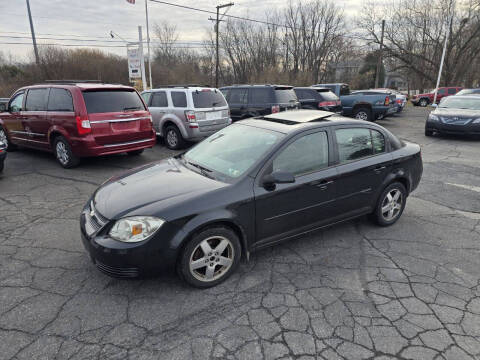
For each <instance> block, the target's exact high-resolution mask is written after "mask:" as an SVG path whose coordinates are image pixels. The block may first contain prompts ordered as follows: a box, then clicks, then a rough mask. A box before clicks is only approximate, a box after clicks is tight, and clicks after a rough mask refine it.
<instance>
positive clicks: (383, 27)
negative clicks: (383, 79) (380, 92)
mask: <svg viewBox="0 0 480 360" xmlns="http://www.w3.org/2000/svg"><path fill="white" fill-rule="evenodd" d="M384 33H385V20H382V37H381V40H380V53H379V54H378V61H377V73H376V75H375V89H378V86H379V84H378V83H379V82H380V70H381V68H382V55H383V35H384ZM382 86H383V85H382Z"/></svg>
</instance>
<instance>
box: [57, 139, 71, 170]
mask: <svg viewBox="0 0 480 360" xmlns="http://www.w3.org/2000/svg"><path fill="white" fill-rule="evenodd" d="M55 148H56V151H57V159H58V161H60V163H61V164H62V165H67V164H68V161H69V159H70V156H69V155H68V151H67V147H66V146H65V144H64V143H63V142H61V141H59V142H57V146H56V147H55Z"/></svg>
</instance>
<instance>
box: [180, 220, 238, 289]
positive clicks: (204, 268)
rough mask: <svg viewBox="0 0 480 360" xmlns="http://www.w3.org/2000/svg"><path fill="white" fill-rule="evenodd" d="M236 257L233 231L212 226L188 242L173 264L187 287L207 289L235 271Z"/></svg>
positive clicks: (235, 241) (236, 250)
mask: <svg viewBox="0 0 480 360" xmlns="http://www.w3.org/2000/svg"><path fill="white" fill-rule="evenodd" d="M240 257H241V246H240V240H239V239H238V236H237V235H236V234H235V232H233V231H232V230H231V229H229V228H226V227H223V226H213V227H210V228H207V229H205V230H203V231H201V232H199V233H198V234H196V235H194V236H193V237H192V239H191V240H190V241H189V242H188V244H187V245H186V246H185V248H184V250H183V252H182V254H181V256H180V259H179V262H178V264H177V272H178V274H179V275H180V276H181V277H182V278H183V279H184V280H185V281H186V282H187V283H189V284H190V285H192V286H195V287H198V288H208V287H212V286H215V285H217V284H219V283H221V282H223V281H224V280H226V279H227V278H228V277H229V276H230V275H231V274H232V273H233V272H234V271H235V269H236V268H237V266H238V264H239V263H240Z"/></svg>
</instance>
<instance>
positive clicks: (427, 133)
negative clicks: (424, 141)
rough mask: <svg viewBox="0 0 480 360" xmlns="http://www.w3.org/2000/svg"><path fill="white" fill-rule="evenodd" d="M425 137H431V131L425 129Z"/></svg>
mask: <svg viewBox="0 0 480 360" xmlns="http://www.w3.org/2000/svg"><path fill="white" fill-rule="evenodd" d="M425 136H433V131H432V130H428V129H427V128H425Z"/></svg>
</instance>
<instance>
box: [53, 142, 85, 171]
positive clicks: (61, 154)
mask: <svg viewBox="0 0 480 360" xmlns="http://www.w3.org/2000/svg"><path fill="white" fill-rule="evenodd" d="M54 151H55V156H56V157H57V160H58V162H59V163H60V165H62V166H63V167H64V168H66V169H70V168H73V167H75V166H77V165H78V164H79V163H80V158H79V157H77V156H75V155H74V154H73V152H72V147H71V146H70V144H69V143H68V141H67V139H65V138H64V137H63V136H58V137H56V138H55V141H54Z"/></svg>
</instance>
